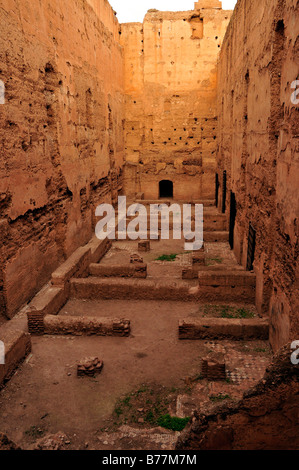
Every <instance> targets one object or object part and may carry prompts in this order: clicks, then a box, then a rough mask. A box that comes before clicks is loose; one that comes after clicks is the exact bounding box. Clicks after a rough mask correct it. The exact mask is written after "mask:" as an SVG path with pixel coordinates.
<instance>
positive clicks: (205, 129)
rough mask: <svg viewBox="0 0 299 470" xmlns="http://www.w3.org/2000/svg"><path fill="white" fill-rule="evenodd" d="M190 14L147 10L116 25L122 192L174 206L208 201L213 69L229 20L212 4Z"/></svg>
mask: <svg viewBox="0 0 299 470" xmlns="http://www.w3.org/2000/svg"><path fill="white" fill-rule="evenodd" d="M195 8H196V9H195V10H194V11H184V12H160V11H157V10H149V12H148V13H147V15H146V16H145V18H144V22H143V24H141V23H127V24H122V25H121V44H122V45H123V46H124V62H125V92H126V128H125V155H126V165H125V171H124V173H125V179H124V180H125V192H126V194H127V195H128V196H131V197H132V198H133V197H134V196H135V194H136V193H139V192H143V193H144V195H145V198H147V199H157V198H158V197H159V182H160V181H161V180H170V181H172V182H173V192H174V194H173V195H174V199H180V200H188V199H189V200H191V199H199V198H213V197H214V178H215V165H216V146H217V98H216V63H217V56H218V54H219V51H220V47H221V44H222V40H223V37H224V34H225V31H226V28H227V25H228V23H229V19H230V17H231V11H223V10H222V9H221V3H220V2H219V1H218V0H217V1H215V0H213V1H211V0H210V1H207V0H202V1H200V2H197V3H196V4H195Z"/></svg>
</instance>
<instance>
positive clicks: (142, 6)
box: [109, 0, 237, 23]
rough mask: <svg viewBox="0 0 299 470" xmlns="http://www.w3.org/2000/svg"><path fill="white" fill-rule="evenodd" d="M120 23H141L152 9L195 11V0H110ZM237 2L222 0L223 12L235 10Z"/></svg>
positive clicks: (234, 0) (235, 0)
mask: <svg viewBox="0 0 299 470" xmlns="http://www.w3.org/2000/svg"><path fill="white" fill-rule="evenodd" d="M109 3H110V5H111V6H112V8H113V9H114V10H115V11H116V12H117V18H118V21H119V22H120V23H130V22H140V23H142V21H143V18H144V16H145V14H146V12H147V10H149V9H150V8H155V9H157V10H162V11H185V10H193V8H194V3H195V0H184V1H183V0H109ZM236 3H237V0H222V8H223V10H233V9H234V7H235V5H236Z"/></svg>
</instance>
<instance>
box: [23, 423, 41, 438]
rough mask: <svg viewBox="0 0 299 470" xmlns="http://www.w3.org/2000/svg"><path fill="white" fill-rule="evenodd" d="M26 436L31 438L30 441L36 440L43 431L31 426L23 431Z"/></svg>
mask: <svg viewBox="0 0 299 470" xmlns="http://www.w3.org/2000/svg"><path fill="white" fill-rule="evenodd" d="M25 434H26V436H28V437H31V438H32V439H38V438H39V437H42V436H43V435H44V434H45V431H43V430H42V429H40V428H39V427H37V426H31V427H30V428H29V429H27V431H25Z"/></svg>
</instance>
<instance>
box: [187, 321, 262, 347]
mask: <svg viewBox="0 0 299 470" xmlns="http://www.w3.org/2000/svg"><path fill="white" fill-rule="evenodd" d="M179 339H191V340H204V339H233V340H244V341H246V340H257V339H260V340H268V339H269V321H268V320H267V319H261V318H250V319H237V318H198V319H194V318H186V319H184V320H180V321H179Z"/></svg>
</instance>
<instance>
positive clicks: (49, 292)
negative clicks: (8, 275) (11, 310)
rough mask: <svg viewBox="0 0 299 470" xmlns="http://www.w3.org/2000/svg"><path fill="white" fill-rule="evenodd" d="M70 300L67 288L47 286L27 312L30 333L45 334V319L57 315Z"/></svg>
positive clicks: (35, 298) (31, 303) (32, 302)
mask: <svg viewBox="0 0 299 470" xmlns="http://www.w3.org/2000/svg"><path fill="white" fill-rule="evenodd" d="M67 298H68V295H67V291H66V289H65V288H60V287H54V286H51V285H49V286H47V287H46V288H44V289H42V290H41V291H40V292H39V293H38V294H37V295H36V296H35V297H34V299H33V300H32V301H31V302H30V304H29V306H28V309H27V311H26V313H27V318H28V330H29V333H31V334H35V335H43V334H44V317H45V316H46V315H57V314H58V312H59V310H60V309H61V308H62V307H63V305H64V304H65V303H66V301H67Z"/></svg>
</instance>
